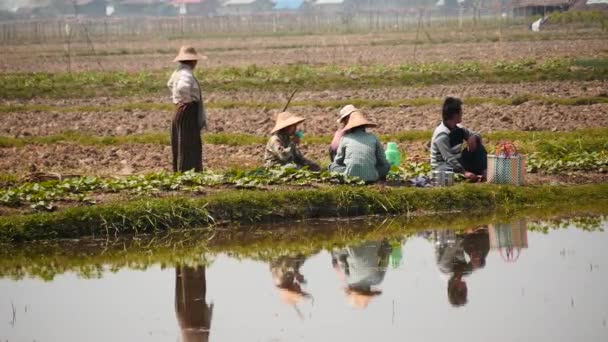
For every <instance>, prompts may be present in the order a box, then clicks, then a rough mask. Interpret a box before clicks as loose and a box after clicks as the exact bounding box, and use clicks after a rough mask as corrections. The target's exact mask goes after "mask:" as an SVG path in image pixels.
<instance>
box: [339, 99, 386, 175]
mask: <svg viewBox="0 0 608 342" xmlns="http://www.w3.org/2000/svg"><path fill="white" fill-rule="evenodd" d="M375 126H376V124H374V123H371V122H369V121H367V119H366V118H365V117H364V116H363V114H361V113H360V112H358V111H357V112H352V113H351V114H350V118H349V120H348V124H347V125H346V126H345V127H344V132H345V134H344V137H342V139H341V140H340V144H339V145H338V152H337V154H336V158H335V159H334V161H333V162H332V163H331V164H330V165H329V171H332V172H339V173H343V174H345V175H346V176H349V177H359V178H361V179H362V180H364V181H365V182H376V181H378V180H379V179H384V178H385V177H386V175H387V174H388V171H389V169H390V164H389V162H388V161H387V160H386V156H385V155H384V147H382V144H381V143H380V140H378V138H377V137H376V136H375V135H373V134H371V133H367V132H366V131H365V128H366V127H375Z"/></svg>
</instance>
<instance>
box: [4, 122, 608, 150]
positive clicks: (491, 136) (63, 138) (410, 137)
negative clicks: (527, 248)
mask: <svg viewBox="0 0 608 342" xmlns="http://www.w3.org/2000/svg"><path fill="white" fill-rule="evenodd" d="M431 136H432V132H431V131H415V130H414V131H404V132H398V133H392V134H382V135H380V140H382V141H384V142H388V141H395V142H401V143H404V142H414V141H429V140H430V139H431ZM202 137H203V142H204V143H205V144H211V145H229V146H243V145H258V144H265V143H266V141H267V139H268V137H264V136H256V135H251V134H241V133H210V134H207V133H204V134H203V135H202ZM483 138H484V139H485V140H486V141H490V142H496V141H499V140H505V139H506V140H511V141H514V142H516V144H517V146H519V147H520V148H521V149H522V151H523V152H533V151H541V152H543V151H545V150H546V149H548V148H549V147H550V146H552V145H553V146H554V148H558V149H562V150H572V149H578V150H581V151H582V150H586V151H601V150H605V149H607V148H608V128H591V129H582V130H576V131H571V132H551V131H498V132H492V133H487V134H484V135H483ZM331 139H332V136H329V135H318V136H315V135H310V136H305V137H304V139H303V144H329V143H330V142H331ZM56 143H73V144H80V145H98V146H104V145H122V144H159V145H169V144H170V143H171V141H170V136H169V135H168V134H165V133H147V134H133V135H125V136H94V135H87V134H83V133H79V132H66V133H62V134H56V135H49V136H32V137H23V138H13V137H6V136H0V147H3V148H8V147H23V146H26V145H29V144H42V145H44V144H56ZM546 152H551V151H549V150H547V151H546Z"/></svg>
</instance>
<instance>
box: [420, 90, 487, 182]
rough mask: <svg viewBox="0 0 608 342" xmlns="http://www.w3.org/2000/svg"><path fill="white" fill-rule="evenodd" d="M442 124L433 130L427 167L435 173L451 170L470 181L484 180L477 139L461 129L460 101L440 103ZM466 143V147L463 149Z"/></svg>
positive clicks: (484, 155)
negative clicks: (429, 165) (429, 166)
mask: <svg viewBox="0 0 608 342" xmlns="http://www.w3.org/2000/svg"><path fill="white" fill-rule="evenodd" d="M442 118H443V121H442V122H441V123H440V124H439V125H438V126H437V128H435V131H434V132H433V139H432V140H431V168H432V169H433V170H437V171H454V172H458V173H462V174H464V176H465V177H466V178H468V179H470V180H473V181H479V180H482V179H484V178H485V177H486V169H487V168H488V153H487V152H486V149H485V147H484V146H483V145H482V143H481V136H480V135H479V134H477V133H474V132H472V131H470V130H468V129H466V128H464V127H463V126H462V125H460V123H461V122H462V101H461V100H460V99H457V98H453V97H448V98H446V99H445V101H444V103H443V110H442ZM465 141H466V143H467V147H466V149H463V143H464V142H465Z"/></svg>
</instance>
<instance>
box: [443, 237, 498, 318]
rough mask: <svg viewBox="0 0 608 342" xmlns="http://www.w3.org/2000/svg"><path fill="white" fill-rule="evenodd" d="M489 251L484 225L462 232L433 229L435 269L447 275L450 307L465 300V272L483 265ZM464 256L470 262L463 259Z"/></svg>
mask: <svg viewBox="0 0 608 342" xmlns="http://www.w3.org/2000/svg"><path fill="white" fill-rule="evenodd" d="M489 251H490V239H489V235H488V230H487V228H485V227H484V228H479V229H476V230H474V231H471V232H467V233H465V234H456V233H455V232H454V231H451V230H443V231H438V232H436V242H435V255H436V257H437V266H438V267H439V270H440V271H441V272H443V273H445V274H449V275H450V279H449V280H448V300H449V302H450V304H452V305H453V306H462V305H465V304H466V303H467V299H468V287H467V283H466V282H465V281H464V280H463V277H464V276H465V275H468V274H470V273H471V272H473V271H474V270H476V269H479V268H483V267H484V266H485V264H486V257H487V255H488V252H489ZM465 253H466V255H468V256H469V259H470V261H468V262H467V260H466V257H465Z"/></svg>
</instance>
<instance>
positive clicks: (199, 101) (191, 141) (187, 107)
mask: <svg viewBox="0 0 608 342" xmlns="http://www.w3.org/2000/svg"><path fill="white" fill-rule="evenodd" d="M204 58H205V57H204V56H201V55H199V54H198V53H197V52H196V50H195V49H194V48H193V47H191V46H182V47H181V49H180V50H179V53H178V54H177V57H175V59H174V60H173V61H174V62H178V63H179V65H178V66H177V69H176V70H175V71H174V72H173V74H172V75H171V78H170V79H169V82H167V86H168V87H169V89H170V90H171V99H172V101H173V103H174V104H175V106H176V110H175V117H174V118H173V122H172V124H171V149H172V152H173V172H185V171H188V170H194V171H202V170H203V146H202V141H201V130H202V129H203V128H206V127H207V116H206V113H205V107H204V105H203V95H202V92H201V86H200V84H199V83H198V80H197V79H196V78H195V77H194V73H193V71H194V68H195V67H196V64H197V62H198V61H199V60H200V59H204Z"/></svg>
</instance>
